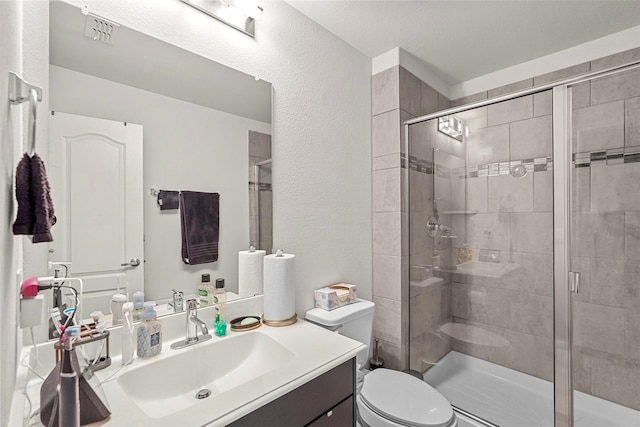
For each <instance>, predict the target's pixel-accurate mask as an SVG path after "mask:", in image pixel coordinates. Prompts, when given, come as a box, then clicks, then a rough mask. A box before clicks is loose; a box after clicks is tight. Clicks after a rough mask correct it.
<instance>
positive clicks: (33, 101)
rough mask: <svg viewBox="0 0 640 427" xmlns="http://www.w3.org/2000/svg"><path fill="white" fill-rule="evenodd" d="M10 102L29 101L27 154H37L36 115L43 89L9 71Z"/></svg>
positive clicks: (14, 103) (15, 103)
mask: <svg viewBox="0 0 640 427" xmlns="http://www.w3.org/2000/svg"><path fill="white" fill-rule="evenodd" d="M9 101H10V102H11V104H13V105H18V104H22V103H23V102H27V101H29V106H30V107H31V108H30V109H29V139H28V142H29V145H28V147H27V154H28V155H29V156H33V155H34V154H35V153H36V113H37V109H38V104H37V103H38V102H39V101H42V88H40V87H38V86H35V85H32V84H30V83H27V82H25V81H24V80H23V79H22V78H21V77H20V76H18V75H17V74H16V73H14V72H12V71H9Z"/></svg>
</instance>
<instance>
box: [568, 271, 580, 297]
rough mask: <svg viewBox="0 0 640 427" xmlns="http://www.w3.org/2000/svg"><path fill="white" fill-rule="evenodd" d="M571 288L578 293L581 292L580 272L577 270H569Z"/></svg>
mask: <svg viewBox="0 0 640 427" xmlns="http://www.w3.org/2000/svg"><path fill="white" fill-rule="evenodd" d="M569 290H570V291H571V292H575V293H576V294H577V293H578V292H580V273H579V272H577V271H570V272H569Z"/></svg>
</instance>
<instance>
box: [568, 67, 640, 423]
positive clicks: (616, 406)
mask: <svg viewBox="0 0 640 427" xmlns="http://www.w3.org/2000/svg"><path fill="white" fill-rule="evenodd" d="M567 99H568V100H569V102H568V103H567V104H566V108H567V110H568V111H569V112H570V113H567V114H566V117H567V120H568V121H570V123H569V126H568V129H570V132H569V133H568V135H567V136H568V137H569V140H570V148H571V152H570V153H571V154H572V155H571V157H570V158H569V159H567V160H568V161H569V162H568V164H569V165H570V179H571V186H570V192H571V204H570V221H571V232H570V236H571V240H570V245H571V246H570V254H571V257H570V260H569V264H570V268H569V269H570V271H571V272H573V274H572V275H571V277H576V276H577V275H579V280H575V279H574V289H573V292H571V294H570V298H571V300H572V301H571V304H572V307H571V308H572V311H573V316H572V319H573V322H572V323H573V330H572V340H573V345H572V364H573V370H572V383H573V390H574V392H573V409H574V411H573V412H574V425H575V426H587V425H588V426H591V425H602V426H605V425H606V426H611V427H614V426H621V427H622V426H632V425H633V426H639V425H640V412H639V411H640V68H635V69H632V70H630V71H621V72H617V73H615V74H611V75H607V76H606V77H601V78H597V79H592V80H589V81H585V82H581V83H578V84H575V85H572V86H569V87H568V89H567ZM569 331H570V332H571V330H569Z"/></svg>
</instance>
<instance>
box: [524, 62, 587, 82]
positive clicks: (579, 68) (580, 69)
mask: <svg viewBox="0 0 640 427" xmlns="http://www.w3.org/2000/svg"><path fill="white" fill-rule="evenodd" d="M589 71H591V63H590V62H584V63H582V64H578V65H574V66H572V67H567V68H563V69H561V70H558V71H553V72H551V73H547V74H543V75H541V76H537V77H535V78H534V79H533V83H534V86H541V85H543V84H547V83H551V82H556V81H558V80H563V79H567V78H569V77H573V76H579V75H581V74H586V73H588V72H589Z"/></svg>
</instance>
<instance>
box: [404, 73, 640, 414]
mask: <svg viewBox="0 0 640 427" xmlns="http://www.w3.org/2000/svg"><path fill="white" fill-rule="evenodd" d="M636 68H640V61H634V62H630V63H626V64H623V65H619V66H615V67H611V68H607V69H605V70H601V71H596V72H590V73H586V74H583V75H580V76H576V77H571V78H568V79H564V80H560V81H556V82H553V83H549V84H546V85H543V86H538V87H535V88H529V89H524V90H521V91H518V92H513V93H510V94H506V95H501V96H497V97H494V98H490V99H487V100H483V101H478V102H474V103H470V104H466V105H463V106H460V107H454V108H449V109H447V110H442V111H439V112H436V113H432V114H427V115H425V116H422V117H417V118H415V119H411V120H407V121H405V122H404V130H405V132H404V135H405V138H404V157H403V158H402V159H401V161H402V165H401V166H402V167H403V169H404V172H403V179H404V180H405V183H406V185H405V186H404V192H403V196H404V197H403V199H404V204H403V207H404V208H405V209H406V212H408V206H409V170H410V168H409V164H408V160H409V126H410V125H413V124H417V123H422V122H426V121H429V120H433V119H437V118H440V117H444V116H448V115H451V114H457V113H461V112H464V111H469V110H473V109H475V108H479V107H485V106H488V105H493V104H497V103H500V102H504V101H509V100H511V99H515V98H521V97H524V96H528V95H533V94H536V93H540V92H544V91H547V90H552V106H553V107H552V123H553V124H552V133H553V306H554V308H553V312H554V319H553V330H554V336H553V342H554V345H553V351H554V358H553V365H554V381H553V389H554V392H553V394H554V396H553V399H554V426H555V427H573V421H574V411H573V409H574V408H573V391H574V387H573V378H572V336H573V315H572V303H571V301H572V300H571V294H572V292H576V291H577V284H576V283H575V282H574V276H573V274H572V272H571V271H569V268H570V266H571V262H570V261H571V212H572V210H571V189H572V182H571V175H572V174H571V169H572V155H573V153H572V147H571V134H572V132H571V113H572V108H571V90H570V88H571V87H572V86H573V85H575V84H577V83H582V82H586V81H589V80H593V79H595V78H599V77H605V76H608V75H611V74H616V73H618V72H621V71H626V70H631V69H636ZM407 357H409V355H407ZM407 362H409V361H407ZM407 366H409V364H408V363H407Z"/></svg>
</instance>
